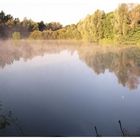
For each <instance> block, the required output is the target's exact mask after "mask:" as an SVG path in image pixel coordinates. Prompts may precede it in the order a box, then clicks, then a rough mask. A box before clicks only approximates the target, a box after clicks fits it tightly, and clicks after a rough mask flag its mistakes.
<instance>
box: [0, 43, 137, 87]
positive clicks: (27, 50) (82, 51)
mask: <svg viewBox="0 0 140 140" xmlns="http://www.w3.org/2000/svg"><path fill="white" fill-rule="evenodd" d="M87 46H88V45H83V44H82V43H74V42H59V41H48V42H47V43H46V42H45V41H44V42H43V41H41V42H40V41H37V42H30V41H22V42H19V43H18V44H17V43H14V42H11V41H7V42H4V43H3V42H1V43H0V67H1V68H4V67H5V66H6V65H11V64H13V62H14V61H19V60H20V59H21V58H23V59H24V61H27V60H29V59H32V58H34V57H36V56H43V55H44V54H46V53H47V54H53V53H60V52H61V51H62V50H65V49H67V50H70V52H71V53H73V52H75V51H77V52H78V54H79V57H80V59H81V60H82V61H84V62H85V63H86V64H87V65H88V66H89V67H91V68H92V69H93V71H94V72H95V73H96V74H101V73H104V72H105V71H106V70H109V71H110V72H113V73H114V74H115V75H116V77H117V78H118V83H121V84H122V85H123V86H127V87H128V88H129V89H136V88H138V85H139V77H140V48H138V47H129V48H107V49H106V48H101V47H94V48H93V47H91V46H88V47H87Z"/></svg>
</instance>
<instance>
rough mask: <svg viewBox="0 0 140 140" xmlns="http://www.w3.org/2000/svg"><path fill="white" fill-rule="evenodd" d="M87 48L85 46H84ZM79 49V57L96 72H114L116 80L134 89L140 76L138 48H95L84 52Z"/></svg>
mask: <svg viewBox="0 0 140 140" xmlns="http://www.w3.org/2000/svg"><path fill="white" fill-rule="evenodd" d="M86 49H87V48H86ZM81 50H82V49H81ZM81 50H80V49H79V54H80V58H81V59H82V60H83V61H85V63H86V64H87V65H88V66H89V67H91V68H92V69H93V70H94V72H95V73H96V74H100V73H104V72H105V70H109V71H110V72H113V73H115V75H116V76H117V78H118V82H119V83H121V84H122V85H123V86H127V87H129V89H136V88H137V87H138V85H139V76H140V48H137V47H131V48H122V49H120V48H115V49H110V48H107V50H105V49H102V48H100V49H95V50H91V49H90V48H89V49H88V51H86V52H85V53H84V50H82V52H81Z"/></svg>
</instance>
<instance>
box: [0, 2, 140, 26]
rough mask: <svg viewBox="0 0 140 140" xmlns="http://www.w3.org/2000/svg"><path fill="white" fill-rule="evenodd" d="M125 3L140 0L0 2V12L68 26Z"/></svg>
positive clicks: (20, 17) (15, 16)
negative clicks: (98, 11)
mask: <svg viewBox="0 0 140 140" xmlns="http://www.w3.org/2000/svg"><path fill="white" fill-rule="evenodd" d="M124 2H125V3H140V0H0V10H3V11H4V12H5V13H6V14H11V15H12V16H14V18H17V17H18V18H19V19H21V20H22V19H23V18H24V17H27V18H28V19H30V18H31V19H32V20H34V21H41V20H43V21H44V22H45V23H46V22H47V23H48V22H52V21H58V22H60V23H62V24H63V25H66V24H72V23H77V22H78V21H79V20H80V19H83V18H84V17H86V15H88V14H92V13H93V12H94V11H95V10H96V9H101V10H104V11H106V12H108V11H112V10H114V9H115V8H116V7H117V6H118V4H119V3H124Z"/></svg>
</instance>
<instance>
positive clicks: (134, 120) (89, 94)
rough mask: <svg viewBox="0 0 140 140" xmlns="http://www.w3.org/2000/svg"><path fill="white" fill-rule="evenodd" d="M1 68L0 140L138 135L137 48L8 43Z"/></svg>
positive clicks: (1, 45) (0, 47) (0, 50)
mask: <svg viewBox="0 0 140 140" xmlns="http://www.w3.org/2000/svg"><path fill="white" fill-rule="evenodd" d="M0 67H1V68H0V99H1V100H2V101H3V102H4V104H6V105H7V106H10V109H7V111H6V112H1V110H0V112H1V115H0V128H1V129H0V135H3V136H13V135H15V136H17V135H18V136H122V135H128V134H129V135H130V134H136V135H139V134H140V133H139V132H140V131H139V130H140V129H139V127H140V124H139V122H140V113H139V112H140V108H139V105H140V102H139V98H140V94H138V93H139V92H140V89H139V88H138V85H139V76H140V48H136V47H129V48H102V47H98V46H94V47H93V45H92V44H86V45H85V44H82V43H75V42H54V41H47V42H45V41H44V42H40V41H35V42H30V41H22V42H16V43H15V42H11V41H7V42H0ZM118 83H120V84H118ZM124 86H125V87H124ZM129 88H130V89H135V90H129ZM130 93H133V94H130ZM135 93H136V94H135ZM2 106H3V104H2ZM11 110H12V111H11ZM14 114H16V115H14ZM15 116H16V117H15ZM17 118H19V120H20V121H19V120H17ZM19 124H20V125H19ZM21 126H22V127H21ZM124 128H126V130H128V131H129V132H131V133H128V134H127V133H126V131H124ZM3 130H5V131H3Z"/></svg>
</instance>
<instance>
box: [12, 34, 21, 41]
mask: <svg viewBox="0 0 140 140" xmlns="http://www.w3.org/2000/svg"><path fill="white" fill-rule="evenodd" d="M12 39H13V40H20V39H21V35H20V32H14V33H13V34H12Z"/></svg>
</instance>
